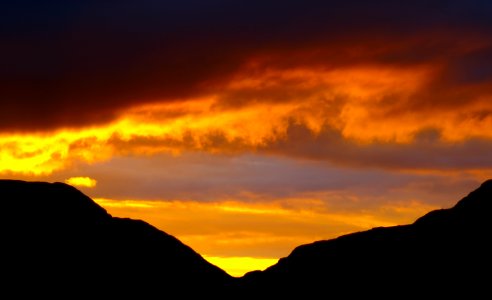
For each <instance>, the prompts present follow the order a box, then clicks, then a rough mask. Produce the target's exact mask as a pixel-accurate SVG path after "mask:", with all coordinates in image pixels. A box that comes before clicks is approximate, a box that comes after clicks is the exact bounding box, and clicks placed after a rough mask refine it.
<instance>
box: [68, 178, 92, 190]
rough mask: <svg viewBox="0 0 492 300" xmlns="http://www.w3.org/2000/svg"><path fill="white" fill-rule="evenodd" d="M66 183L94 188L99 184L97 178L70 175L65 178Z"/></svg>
mask: <svg viewBox="0 0 492 300" xmlns="http://www.w3.org/2000/svg"><path fill="white" fill-rule="evenodd" d="M65 183H67V184H70V185H73V186H77V187H87V188H93V187H95V186H96V185H97V180H95V179H92V178H90V177H70V178H68V179H67V180H65Z"/></svg>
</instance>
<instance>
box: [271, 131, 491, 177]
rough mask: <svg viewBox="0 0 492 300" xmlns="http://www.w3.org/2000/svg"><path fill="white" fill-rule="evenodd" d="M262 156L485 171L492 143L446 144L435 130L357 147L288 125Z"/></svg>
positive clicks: (356, 164) (336, 135) (355, 164)
mask: <svg viewBox="0 0 492 300" xmlns="http://www.w3.org/2000/svg"><path fill="white" fill-rule="evenodd" d="M263 151H265V152H266V153H276V154H280V155H287V156H294V157H299V158H304V159H308V160H317V161H320V160H325V161H328V162H330V163H333V164H335V165H340V166H346V167H349V166H352V167H362V168H367V167H369V168H379V169H387V170H406V171H419V170H420V171H422V170H424V171H425V170H441V171H444V170H448V171H450V170H481V169H484V170H487V169H490V168H492V157H491V156H490V155H489V154H490V153H491V151H492V142H491V141H490V140H487V139H479V138H476V139H468V140H465V141H461V142H446V141H443V140H442V139H441V133H440V132H439V131H438V130H434V129H427V130H422V131H421V132H419V133H418V134H417V135H416V137H415V139H414V140H413V142H412V143H408V144H400V143H392V142H373V143H371V144H361V143H358V142H357V141H353V140H350V139H346V138H344V137H343V136H342V134H341V133H340V132H339V131H337V130H335V129H332V128H330V127H325V128H324V129H323V130H322V131H321V133H320V134H317V135H315V134H313V133H312V132H311V131H310V130H309V129H307V128H305V127H304V126H302V125H297V124H291V125H290V126H289V128H288V131H287V135H286V137H285V139H283V140H278V141H275V142H274V143H272V144H270V145H268V146H266V147H264V149H263Z"/></svg>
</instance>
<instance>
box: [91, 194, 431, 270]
mask: <svg viewBox="0 0 492 300" xmlns="http://www.w3.org/2000/svg"><path fill="white" fill-rule="evenodd" d="M94 200H95V201H96V202H97V203H98V204H99V205H101V206H102V207H103V208H105V209H106V210H107V211H108V213H110V214H111V215H113V216H116V217H126V218H132V219H141V220H144V221H146V222H148V223H149V224H151V225H153V226H155V227H156V228H158V229H160V230H162V231H164V232H166V233H168V234H171V235H173V236H175V237H176V238H178V239H179V240H180V241H182V242H183V243H185V244H186V245H188V246H190V247H191V248H192V249H194V250H195V251H197V252H198V253H199V254H201V255H202V256H204V257H207V258H208V259H209V261H211V262H212V263H213V264H215V265H217V266H218V267H220V268H222V269H223V270H225V271H226V272H228V273H229V274H231V275H234V276H240V275H241V274H244V273H245V272H249V271H253V270H262V269H264V268H266V267H268V266H270V265H272V264H273V263H275V262H276V260H278V259H279V258H281V257H285V256H287V255H289V254H290V252H291V251H292V250H293V249H294V248H295V247H297V246H299V245H302V244H307V243H311V242H314V241H316V240H323V239H330V238H335V237H337V236H340V235H343V234H347V233H351V232H355V231H360V230H366V229H370V228H373V227H378V226H392V225H397V224H405V223H410V222H413V221H414V220H415V219H416V218H417V217H419V216H421V215H423V214H424V213H426V212H428V211H430V210H432V209H434V208H435V207H434V206H430V205H426V204H423V203H420V202H417V201H415V202H408V203H400V204H394V205H391V206H388V205H386V206H381V207H379V208H373V209H372V210H367V209H362V210H361V211H359V212H347V211H343V210H342V211H336V210H333V209H330V208H329V207H327V206H326V205H324V204H323V202H322V201H320V200H317V199H315V198H299V199H284V200H278V201H270V202H253V203H245V202H240V201H233V200H230V201H221V202H198V201H184V200H173V201H157V200H156V201H148V200H111V199H100V198H99V199H98V198H96V199H94Z"/></svg>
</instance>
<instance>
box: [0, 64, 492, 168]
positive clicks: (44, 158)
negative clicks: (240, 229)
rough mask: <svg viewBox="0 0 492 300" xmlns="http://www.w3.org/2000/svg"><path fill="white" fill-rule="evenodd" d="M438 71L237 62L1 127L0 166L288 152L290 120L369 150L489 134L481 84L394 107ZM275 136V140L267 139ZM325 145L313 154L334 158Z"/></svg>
mask: <svg viewBox="0 0 492 300" xmlns="http://www.w3.org/2000/svg"><path fill="white" fill-rule="evenodd" d="M439 72H440V70H439V67H438V66H432V65H424V66H413V67H408V66H407V67H405V68H400V67H388V66H381V65H365V66H358V67H349V68H348V67H346V68H341V69H333V70H327V69H322V68H313V69H302V68H301V69H299V68H293V69H288V70H284V69H278V70H275V69H266V70H259V71H258V70H257V71H256V73H255V74H254V76H252V75H251V71H247V70H243V71H242V72H240V73H238V74H237V75H236V76H235V77H234V78H232V79H231V81H230V82H229V83H228V84H227V85H225V86H224V90H223V91H220V92H219V91H217V92H216V93H215V94H210V95H208V96H204V97H201V98H195V99H188V100H187V101H184V102H164V103H159V102H155V103H154V104H147V105H143V106H136V107H133V108H129V109H127V110H124V111H121V113H120V116H119V118H117V119H116V120H115V121H114V122H112V123H109V124H106V125H100V126H95V127H88V128H82V129H77V130H75V129H61V130H57V131H53V132H44V133H24V134H2V135H0V161H1V162H2V164H1V165H0V173H4V174H5V173H24V174H33V175H40V174H49V173H52V172H54V171H57V170H62V169H64V168H68V167H70V166H72V165H73V164H76V163H94V162H98V161H104V160H108V159H110V158H111V157H114V156H115V155H151V154H156V153H163V152H167V153H176V154H178V153H180V152H182V151H206V152H212V153H231V152H249V151H258V150H267V151H268V149H270V148H272V146H273V148H275V151H277V152H278V151H280V152H282V151H284V150H285V154H287V155H289V153H291V152H292V147H290V146H289V145H291V144H292V145H296V143H297V142H298V141H297V140H296V139H294V138H293V137H292V136H291V132H292V128H294V127H302V128H304V129H305V130H307V132H309V135H312V136H313V137H314V139H315V141H317V142H319V143H320V145H325V144H327V143H328V144H330V143H331V144H332V146H333V147H339V146H340V145H336V144H334V143H333V141H331V140H330V139H327V140H323V139H324V137H326V133H331V132H335V133H336V134H337V135H338V136H339V137H340V139H341V140H344V141H346V142H344V143H345V147H346V146H347V145H348V146H349V148H350V149H351V150H350V151H348V154H350V153H351V152H354V153H358V152H360V151H365V147H369V148H370V149H372V150H371V151H377V150H378V149H379V145H380V144H385V145H395V146H394V147H393V150H398V145H404V146H405V145H406V146H408V147H410V148H411V145H412V143H414V142H415V141H416V140H418V139H419V138H420V137H421V136H422V135H421V133H422V132H426V131H429V130H431V131H432V130H433V131H436V132H438V135H439V137H438V138H439V140H438V142H439V145H437V146H436V147H435V148H434V150H436V149H438V148H439V147H444V148H446V147H447V148H453V147H454V144H456V143H463V142H467V141H468V140H469V139H476V138H480V139H485V140H490V139H492V132H491V131H490V130H489V128H491V127H492V113H487V112H492V99H490V98H488V96H487V95H486V94H483V93H482V92H483V89H482V87H480V88H477V89H478V92H479V93H478V94H477V95H474V96H473V97H472V96H471V94H470V93H471V92H468V93H467V95H468V96H467V97H468V98H467V99H469V102H467V103H466V105H465V104H463V105H462V107H461V109H460V110H454V109H444V108H443V109H440V110H430V109H428V108H426V107H424V108H422V109H420V108H414V109H413V110H411V111H409V112H406V111H404V110H402V109H401V108H402V107H404V106H405V105H409V103H413V99H414V98H415V97H417V96H419V95H421V94H422V93H423V91H425V90H426V89H427V88H428V87H429V86H431V83H432V82H433V78H434V77H435V76H436V74H439ZM470 89H472V87H469V88H468V89H467V90H470ZM439 101H440V102H442V101H445V100H442V99H441V100H439ZM279 142H282V143H283V145H284V148H285V149H284V150H282V149H278V148H276V147H277V145H278V144H279ZM371 145H376V146H377V147H372V148H371ZM405 149H406V148H403V150H405ZM299 150H300V151H301V150H302V149H299ZM346 150H347V149H346V148H343V152H347V151H346ZM400 150H401V149H400ZM270 152H272V151H270ZM308 152H309V151H307V156H309V153H308ZM329 152H330V151H328V153H327V154H325V155H324V157H323V159H328V160H336V159H337V157H336V155H335V156H333V157H330V154H329ZM335 152H336V151H335ZM434 152H435V151H434ZM272 153H273V152H272ZM348 157H351V158H354V157H355V155H352V156H351V155H348ZM383 166H384V164H383ZM474 167H476V166H474Z"/></svg>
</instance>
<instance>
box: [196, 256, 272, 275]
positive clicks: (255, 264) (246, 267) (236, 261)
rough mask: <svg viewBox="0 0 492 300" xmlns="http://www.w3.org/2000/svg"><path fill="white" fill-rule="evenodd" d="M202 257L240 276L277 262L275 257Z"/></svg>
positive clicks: (231, 273)
mask: <svg viewBox="0 0 492 300" xmlns="http://www.w3.org/2000/svg"><path fill="white" fill-rule="evenodd" d="M203 258H205V259H206V260H208V261H209V262H210V263H212V264H214V265H216V266H218V267H219V268H221V269H223V270H227V273H228V274H229V275H231V276H234V277H241V276H243V275H244V274H246V273H248V272H251V271H256V270H260V271H263V270H265V269H266V268H268V267H270V266H272V265H274V264H276V263H277V262H278V259H277V258H258V257H216V256H207V255H203Z"/></svg>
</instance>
